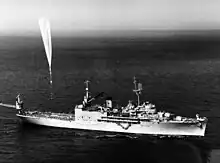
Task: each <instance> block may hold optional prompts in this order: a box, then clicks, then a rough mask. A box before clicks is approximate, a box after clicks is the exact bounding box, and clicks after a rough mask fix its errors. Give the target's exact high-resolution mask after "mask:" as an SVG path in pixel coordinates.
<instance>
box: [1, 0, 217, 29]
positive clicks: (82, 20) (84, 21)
mask: <svg viewBox="0 0 220 163" xmlns="http://www.w3.org/2000/svg"><path fill="white" fill-rule="evenodd" d="M219 6H220V0H0V33H15V32H23V33H31V32H33V33H34V32H39V26H38V19H39V18H40V17H46V18H47V19H49V21H50V23H51V28H52V32H54V33H62V32H63V33H71V32H72V33H73V32H83V31H99V30H112V31H114V30H155V29H159V30H161V29H162V30H192V29H193V30H197V29H198V30H201V29H220V17H219V16H220V9H219Z"/></svg>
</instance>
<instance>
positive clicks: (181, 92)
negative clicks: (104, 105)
mask: <svg viewBox="0 0 220 163" xmlns="http://www.w3.org/2000/svg"><path fill="white" fill-rule="evenodd" d="M52 42H53V62H52V71H53V89H52V91H53V94H54V95H53V96H54V99H53V100H49V96H50V87H49V74H48V64H47V60H46V55H45V52H44V48H43V43H42V40H41V38H40V36H39V37H1V38H0V79H1V80H0V82H1V84H0V99H1V100H2V101H3V102H4V103H10V104H14V103H15V97H16V95H17V94H18V93H21V94H22V95H23V96H24V101H25V107H27V108H30V109H32V110H40V111H54V112H70V111H72V109H73V108H74V106H75V104H79V103H80V102H81V100H82V97H83V93H84V83H83V82H84V81H85V80H87V79H89V80H90V81H91V83H90V84H91V85H90V88H91V92H92V94H93V95H95V94H96V93H98V92H100V91H104V92H106V93H107V94H108V95H110V96H112V97H113V99H114V103H119V104H121V105H125V104H127V101H128V100H136V97H135V95H134V94H133V92H132V89H133V76H134V75H135V76H136V77H137V79H138V80H139V81H141V82H142V83H143V88H144V92H143V94H142V96H141V99H142V100H149V101H151V102H153V103H154V104H155V105H156V106H157V109H158V110H165V111H169V112H173V113H175V114H178V115H183V116H190V117H195V114H196V113H199V114H200V115H201V116H206V117H208V119H209V121H208V126H207V131H206V135H205V137H204V138H202V139H191V138H190V139H189V138H188V139H168V138H166V139H165V138H164V139H159V138H154V137H137V136H134V137H133V138H128V137H123V136H120V135H119V136H115V137H112V136H113V135H112V134H110V135H106V134H105V133H101V132H91V131H88V132H87V131H79V130H69V129H57V128H42V127H36V126H35V127H34V126H24V125H22V124H21V123H20V122H19V120H18V119H17V118H16V116H15V110H13V109H8V108H5V107H0V162H4V163H7V162H9V163H35V162H36V163H38V162H47V163H50V162H51V163H52V162H62V163H64V162H80V163H81V162H83V163H84V162H85V163H87V162H88V163H90V162H96V163H97V162H147V163H174V162H175V163H177V162H178V163H182V162H184V163H197V162H198V163H200V162H202V163H205V162H208V161H209V160H210V161H211V162H213V163H215V162H216V163H217V162H218V161H219V160H220V159H219V158H220V130H219V126H220V119H219V117H220V110H219V106H220V37H219V36H218V35H216V36H215V37H214V36H212V37H208V36H185V35H184V36H175V35H174V36H169V37H157V38H153V37H141V38H135V37H132V38H128V37H127V38H116V37H115V38H114V37H111V38H107V37H106V38H70V37H69V38H58V37H55V38H52Z"/></svg>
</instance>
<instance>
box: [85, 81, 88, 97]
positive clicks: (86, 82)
mask: <svg viewBox="0 0 220 163" xmlns="http://www.w3.org/2000/svg"><path fill="white" fill-rule="evenodd" d="M84 83H85V84H86V99H89V81H88V80H86V81H85V82H84Z"/></svg>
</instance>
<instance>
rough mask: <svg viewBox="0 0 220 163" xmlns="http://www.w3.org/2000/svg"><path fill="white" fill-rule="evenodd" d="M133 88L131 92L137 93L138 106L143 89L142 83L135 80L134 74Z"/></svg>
mask: <svg viewBox="0 0 220 163" xmlns="http://www.w3.org/2000/svg"><path fill="white" fill-rule="evenodd" d="M133 83H134V90H133V92H135V93H136V95H137V98H138V106H139V105H140V94H141V91H142V90H143V89H142V84H141V83H137V81H136V77H135V76H134V82H133Z"/></svg>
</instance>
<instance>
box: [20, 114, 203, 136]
mask: <svg viewBox="0 0 220 163" xmlns="http://www.w3.org/2000/svg"><path fill="white" fill-rule="evenodd" d="M17 116H18V117H19V118H20V119H21V120H22V121H24V122H27V123H31V124H36V125H42V126H50V127H59V128H71V129H82V130H96V131H107V132H118V133H134V134H147V135H171V136H204V135H205V129H206V122H204V123H201V124H198V123H181V122H176V121H173V122H172V121H169V122H160V123H158V122H143V123H140V124H129V123H115V122H97V121H96V122H95V121H77V120H63V119H55V118H46V117H34V116H26V115H19V114H17Z"/></svg>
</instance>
